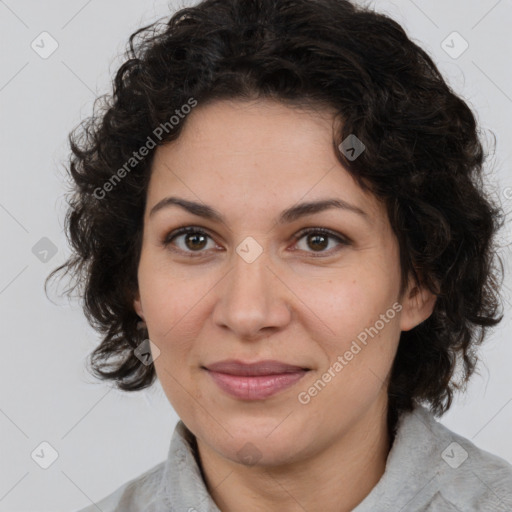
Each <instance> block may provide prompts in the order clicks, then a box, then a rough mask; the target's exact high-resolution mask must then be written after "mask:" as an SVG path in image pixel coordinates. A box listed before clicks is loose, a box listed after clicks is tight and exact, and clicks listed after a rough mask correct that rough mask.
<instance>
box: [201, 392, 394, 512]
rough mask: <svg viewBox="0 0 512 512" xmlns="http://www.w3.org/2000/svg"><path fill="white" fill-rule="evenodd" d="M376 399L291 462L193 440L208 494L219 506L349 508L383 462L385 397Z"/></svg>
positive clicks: (345, 511) (254, 511) (248, 510)
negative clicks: (239, 457) (240, 454)
mask: <svg viewBox="0 0 512 512" xmlns="http://www.w3.org/2000/svg"><path fill="white" fill-rule="evenodd" d="M386 398H387V397H386ZM381 402H382V401H379V402H376V403H375V404H374V406H372V408H371V410H368V411H367V413H366V414H365V415H364V416H363V417H361V418H360V419H359V420H358V421H357V422H355V423H354V424H353V425H352V426H351V427H350V430H348V431H346V432H343V433H342V435H340V436H339V437H338V438H337V439H335V440H334V441H332V442H330V443H329V444H328V445H327V446H325V447H324V448H323V449H320V450H319V451H318V452H317V453H315V455H314V457H309V458H308V459H303V460H299V461H294V462H293V463H286V462H285V463H282V464H279V465H266V466H260V465H255V466H244V465H242V464H240V463H236V462H234V461H232V460H230V459H226V458H224V457H221V456H220V455H219V454H218V453H217V452H215V451H214V450H212V449H211V448H210V447H209V446H207V445H205V444H204V443H202V441H201V440H197V447H198V459H199V465H200V467H201V470H202V473H203V477H204V479H205V482H206V485H207V488H208V491H209V493H210V495H211V496H212V498H213V500H214V501H215V503H216V504H217V506H218V507H219V509H220V510H222V512H237V511H239V510H244V512H262V511H266V512H268V511H273V510H279V511H283V512H292V511H293V512H296V511H301V512H303V511H304V510H322V511H323V512H350V511H351V510H353V509H354V508H355V507H356V506H357V505H358V504H359V503H361V501H363V500H364V498H365V497H366V496H367V495H368V494H369V493H370V491H371V490H372V489H373V487H374V486H375V485H376V484H377V482H378V481H379V480H380V478H381V476H382V475H383V474H384V470H385V467H386V460H387V456H388V453H389V450H390V446H391V436H390V433H389V432H388V425H387V414H386V408H387V400H386V403H385V404H382V403H381Z"/></svg>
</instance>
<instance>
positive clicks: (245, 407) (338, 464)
mask: <svg viewBox="0 0 512 512" xmlns="http://www.w3.org/2000/svg"><path fill="white" fill-rule="evenodd" d="M171 195H172V196H177V197H180V198H184V199H188V200H191V201H197V202H200V203H204V204H207V205H209V206H211V207H213V208H215V209H216V210H218V211H219V212H220V213H221V214H222V215H223V216H224V217H225V222H224V223H222V222H217V221H214V220H208V219H204V218H202V217H199V216H196V215H193V214H192V213H190V212H187V211H185V210H184V209H182V208H180V207H179V206H176V205H174V206H170V207H167V208H163V209H161V210H159V211H158V212H156V213H155V214H154V215H152V216H151V217H150V216H149V212H150V210H151V209H152V207H153V206H154V205H156V204H157V203H158V202H159V201H160V200H162V199H163V198H165V197H167V196H171ZM325 198H338V199H340V198H341V199H343V200H344V201H346V202H348V203H350V204H352V205H355V206H357V207H359V208H360V209H362V210H363V211H365V212H366V214H367V218H366V219H365V217H364V216H362V215H358V214H357V213H354V212H351V211H349V210H343V209H329V210H325V211H322V212H319V213H315V214H310V215H308V216H306V217H303V218H300V219H297V220H295V221H293V222H291V223H286V224H283V225H277V224H276V219H277V218H278V216H279V214H280V213H281V211H282V210H284V209H286V208H289V207H291V206H293V205H295V204H296V203H298V202H304V201H315V200H319V199H325ZM183 226H195V227H198V228H201V230H202V231H204V232H205V233H206V235H207V237H206V238H201V236H199V238H198V234H197V233H196V235H195V237H194V235H193V234H192V235H187V234H184V235H179V236H178V237H177V238H175V239H174V240H173V241H172V242H171V243H169V245H168V246H167V247H166V246H165V245H164V244H163V243H162V241H163V240H164V239H165V238H166V236H168V235H169V234H170V233H171V232H172V231H174V230H176V229H177V228H180V227H183ZM303 228H326V229H329V230H332V231H333V232H335V233H337V234H339V236H340V237H341V238H343V237H344V238H348V240H349V243H348V244H343V243H340V242H337V241H336V239H334V238H327V239H325V240H322V239H320V241H319V240H318V239H317V238H316V237H315V233H312V234H310V235H309V236H308V235H301V236H300V238H298V239H297V240H295V239H294V238H293V236H294V235H295V234H297V233H299V231H300V230H302V229H303ZM199 235H200V234H199ZM203 236H204V235H203ZM249 236H250V237H252V238H253V239H254V240H256V241H257V243H258V244H259V246H260V247H261V248H262V249H263V252H262V253H261V254H260V255H259V257H258V258H257V259H255V261H253V262H252V263H248V262H247V261H246V260H245V259H244V258H242V257H241V256H239V254H238V253H237V252H236V248H237V246H238V245H239V244H240V243H241V242H242V241H243V240H244V239H245V238H246V237H249ZM317 236H318V234H317ZM322 244H323V245H322ZM173 249H174V251H173ZM189 254H195V255H197V254H199V257H197V256H196V257H190V256H188V255H189ZM138 283H139V293H138V296H137V298H136V300H135V301H134V308H135V311H136V312H137V313H138V314H139V316H140V317H141V318H142V319H143V320H144V321H145V322H146V325H147V328H148V333H149V338H150V339H151V341H152V343H154V344H155V345H156V346H157V347H158V349H159V350H160V354H159V355H158V357H156V359H155V363H154V364H155V369H156V372H157V376H158V378H159V380H160V382H161V384H162V387H163V389H164V391H165V393H166V395H167V397H168V399H169V401H170V403H171V405H172V406H173V408H174V409H175V411H176V412H177V414H178V415H179V417H180V418H181V419H182V421H183V422H184V423H185V425H186V426H187V427H188V428H189V429H190V431H191V432H192V433H193V434H194V435H195V436H196V438H197V442H198V450H199V456H200V463H201V466H202V469H203V472H204V476H205V480H206V483H207V486H208V489H209V492H210V494H211V495H212V497H213V499H214V500H215V502H216V503H217V505H218V507H219V508H220V509H221V510H222V511H223V512H235V511H239V510H244V511H247V512H253V511H254V512H255V511H269V510H276V511H277V510H279V511H301V512H303V511H304V510H310V511H311V510H323V511H324V512H331V511H332V512H343V511H349V510H352V509H353V508H354V507H355V506H356V505H357V504H359V503H360V502H361V501H362V500H363V499H364V498H365V497H366V496H367V495H368V494H369V492H370V491H371V489H372V488H373V487H374V486H375V485H376V483H377V482H378V481H379V479H380V477H381V476H382V474H383V472H384V469H385V463H386V458H387V455H388V453H389V446H390V437H389V433H388V431H387V425H386V412H387V393H386V386H387V383H388V377H389V373H390V369H391V365H392V362H393V359H394V356H395V354H396V350H397V346H398V341H399V336H400V332H401V331H403V330H409V329H412V328H413V327H414V326H416V325H418V324H419V323H421V322H422V321H423V320H425V319H426V318H428V316H430V314H431V313H432V310H433V307H434V303H435V297H434V296H433V295H432V294H431V293H430V292H428V291H427V290H425V289H423V288H421V287H418V286H416V285H413V284H410V285H409V287H408V288H407V290H406V291H405V293H404V296H403V297H400V296H399V285H400V262H399V252H398V242H397V239H396V237H395V235H394V233H393V232H392V229H391V226H390V224H389V220H388V218H387V214H386V211H385V209H384V205H383V204H381V203H380V202H379V201H378V200H377V199H376V198H375V197H374V196H372V195H369V194H367V193H365V192H364V191H363V190H362V189H361V188H360V187H359V186H358V185H357V183H356V182H355V181H354V180H353V179H352V177H351V176H350V175H349V174H348V172H347V171H346V170H345V169H344V168H343V167H342V165H341V164H340V163H339V161H338V160H337V159H336V156H335V155H334V152H333V147H332V116H331V114H330V113H329V111H327V110H322V109H320V110H317V111H306V110H299V109H297V108H291V107H289V106H285V105H283V104H281V103H278V102H274V101H271V100H260V101H254V102H247V101H218V100H217V101H215V102H213V103H210V104H206V105H198V106H197V107H196V108H195V109H194V110H193V111H192V112H191V113H190V114H189V115H188V117H187V120H186V124H185V125H184V130H183V132H182V134H181V135H180V138H179V139H178V140H177V141H174V142H172V143H169V144H167V145H164V146H160V147H158V148H157V150H156V154H155V160H154V162H153V168H152V175H151V179H150V182H149V186H148V191H147V203H146V211H145V214H144V236H143V243H142V253H141V258H140V263H139V268H138ZM396 302H398V303H399V304H400V305H401V306H402V309H401V311H400V312H398V313H396V314H395V315H394V318H392V319H388V322H386V323H385V326H384V328H382V329H381V330H380V331H379V333H378V335H376V336H374V337H373V338H369V341H368V343H367V345H366V346H364V347H363V348H362V350H361V351H360V352H359V353H358V354H357V355H355V356H354V357H353V359H352V360H351V361H349V362H347V365H346V366H344V367H343V369H342V370H341V371H339V372H337V373H336V372H335V373H336V376H335V377H334V378H332V380H331V381H330V382H329V383H328V384H327V385H326V386H325V387H324V388H323V389H322V390H321V391H320V392H318V394H317V395H316V396H314V397H312V398H311V400H310V402H309V403H307V404H302V403H300V402H299V400H298V394H299V393H300V392H303V391H307V390H308V388H310V387H311V386H312V384H313V383H314V382H315V381H317V380H318V379H319V378H321V376H322V374H324V373H325V372H326V371H327V370H328V369H329V367H332V365H333V363H334V362H335V361H336V360H337V358H338V356H340V355H342V356H343V354H345V352H346V351H347V350H349V348H350V346H351V343H352V342H353V340H356V339H357V336H358V334H360V333H361V332H362V331H364V329H365V328H368V327H370V326H374V325H375V323H376V321H377V320H379V318H380V315H383V314H386V312H387V311H389V310H390V308H392V305H393V304H394V303H396ZM227 358H237V359H242V360H245V361H256V360H260V359H277V360H279V361H284V362H286V363H289V364H296V365H299V366H302V367H308V368H310V369H311V370H310V371H309V372H308V373H306V375H305V376H304V377H303V378H302V379H301V380H300V381H299V382H298V383H296V384H294V385H293V386H292V387H290V388H287V389H286V390H284V391H281V392H280V393H278V394H276V395H274V396H271V397H269V398H267V399H265V400H261V401H260V400H257V401H245V400H240V399H236V398H232V397H231V396H229V395H227V394H225V393H224V392H223V391H222V390H220V388H219V387H217V385H216V384H215V383H214V382H213V381H212V379H211V376H210V375H209V374H208V373H207V372H206V371H205V370H203V369H202V368H201V367H202V366H204V365H207V364H210V363H213V362H216V361H220V360H224V359H227ZM249 442H250V443H252V445H253V446H254V447H255V449H256V450H257V452H256V453H257V457H256V458H255V459H253V461H252V462H250V461H244V460H242V459H241V456H240V455H239V454H238V451H239V450H240V449H242V447H244V446H246V443H249ZM245 450H247V446H246V448H245ZM242 453H244V452H242ZM256 459H257V460H256ZM254 461H256V463H254Z"/></svg>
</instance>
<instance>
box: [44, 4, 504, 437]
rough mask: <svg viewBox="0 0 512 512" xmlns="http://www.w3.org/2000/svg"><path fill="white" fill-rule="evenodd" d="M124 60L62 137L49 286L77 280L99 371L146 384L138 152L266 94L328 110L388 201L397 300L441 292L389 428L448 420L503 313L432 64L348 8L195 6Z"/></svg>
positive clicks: (407, 338) (493, 224) (396, 34)
mask: <svg viewBox="0 0 512 512" xmlns="http://www.w3.org/2000/svg"><path fill="white" fill-rule="evenodd" d="M125 57H126V59H125V61H124V63H123V64H122V65H121V67H120V68H119V70H118V71H117V73H116V75H115V79H114V83H113V94H112V95H103V96H101V97H100V98H98V99H97V100H96V102H97V101H98V100H100V99H102V98H106V101H105V104H104V105H103V108H100V109H98V108H97V104H96V102H95V104H94V108H93V110H94V113H93V115H92V116H91V117H89V118H88V119H86V120H85V121H83V122H82V123H80V124H79V125H78V126H77V127H76V128H75V129H74V130H73V131H72V132H71V133H70V135H69V142H70V146H71V151H72V155H71V157H70V165H69V173H70V176H71V178H72V191H71V194H70V197H69V198H68V204H69V206H70V208H69V210H68V212H67V215H66V219H65V227H66V235H67V237H68V239H69V242H70V244H71V245H72V248H73V249H74V253H73V254H72V256H71V257H70V258H69V259H68V260H67V261H66V262H65V263H64V264H62V265H60V266H59V267H58V268H56V269H55V270H53V271H52V273H51V274H50V275H49V276H48V277H47V280H48V279H50V278H51V277H52V276H53V275H54V274H56V273H58V272H60V271H61V270H63V269H65V270H66V274H67V273H70V274H71V275H72V277H73V279H74V283H73V285H72V286H71V288H69V289H68V290H67V291H68V292H72V291H73V290H75V289H76V287H79V290H80V296H82V297H83V308H84V312H85V315H86V317H87V319H88V321H89V322H90V324H91V325H92V326H93V327H94V328H95V329H96V330H97V331H98V332H100V333H101V334H102V336H103V339H102V341H101V344H100V345H99V346H98V347H96V349H95V350H94V352H93V353H92V354H90V360H89V362H90V364H91V366H92V370H93V372H94V374H95V376H96V377H98V378H100V379H105V380H107V379H111V380H114V381H115V382H116V385H117V386H118V387H119V388H120V389H122V390H125V391H135V390H140V389H143V388H145V387H148V386H150V385H151V384H153V382H154V380H155V378H156V374H155V369H154V365H149V366H146V365H144V364H141V362H140V360H139V359H138V358H137V357H136V356H135V355H134V349H135V348H136V347H137V346H138V345H139V344H140V343H141V342H142V341H143V340H144V339H145V338H146V337H147V331H146V329H140V328H139V327H138V323H139V321H140V318H139V317H138V315H137V314H136V313H135V311H134V308H133V300H134V298H135V296H136V292H137V286H138V285H137V267H138V261H139V257H140V251H141V243H142V238H141V235H142V228H143V212H144V208H145V201H146V191H147V186H148V182H149V178H150V173H151V165H152V160H153V156H154V152H155V151H154V147H153V148H152V149H150V150H149V151H148V152H147V153H148V154H147V155H146V156H145V157H144V158H140V159H138V160H137V162H136V164H133V161H132V160H131V159H133V157H134V154H135V152H136V151H137V150H139V149H140V148H142V147H146V148H147V147H148V146H149V141H150V140H151V141H152V142H153V144H152V145H153V146H159V145H162V144H165V143H167V142H169V141H172V140H175V139H177V138H178V137H179V135H180V133H181V130H182V129H183V126H184V125H185V123H186V116H183V115H180V116H179V117H180V118H181V122H179V123H177V124H175V126H171V124H170V123H169V119H171V118H172V116H176V115H177V114H180V112H187V111H188V110H190V109H188V110H187V111H185V109H184V108H183V106H184V105H187V104H189V105H192V103H193V102H194V101H195V102H197V104H199V105H204V104H206V103H208V102H211V101H215V100H220V99H240V100H252V99H258V98H269V99H274V100H277V101H280V102H282V103H284V104H288V105H290V106H297V107H300V106H310V107H311V106H313V107H317V108H322V107H328V108H330V109H331V110H333V111H334V112H335V113H336V116H337V117H338V118H339V119H341V120H342V122H341V124H340V128H339V130H337V131H336V133H335V137H333V139H334V140H333V148H334V150H335V151H336V154H337V158H338V159H339V161H340V163H341V164H343V165H344V167H345V168H346V169H347V171H348V172H350V174H351V175H352V176H353V177H354V178H355V179H356V180H357V182H358V183H359V185H360V186H361V187H362V188H363V190H366V191H370V192H371V193H373V194H374V195H375V196H376V197H378V198H380V199H382V200H383V201H384V202H385V205H386V208H387V213H388V216H389V220H390V223H391V225H392V228H393V230H394V232H395V234H396V236H397V238H398V242H399V247H400V263H401V272H402V280H401V292H402V293H403V291H404V290H405V288H406V285H407V283H408V278H409V277H412V278H413V279H414V280H415V282H416V283H417V284H420V283H422V284H423V285H424V286H426V287H427V288H428V289H429V290H430V291H432V292H434V293H435V294H436V296H437V301H436V304H435V308H434V311H433V313H432V315H431V316H430V317H429V318H428V319H427V320H425V321H424V322H422V323H421V324H419V325H418V326H417V327H415V328H413V329H412V330H410V331H404V332H402V333H401V336H400V342H399V347H398V352H397V354H396V358H395V360H394V363H393V367H392V370H391V376H390V383H389V388H388V396H389V407H388V426H389V428H390V431H391V432H393V433H394V428H395V427H396V421H397V419H398V417H399V414H400V412H401V411H406V410H412V408H413V406H414V402H421V401H422V402H426V403H428V404H429V405H430V409H431V410H432V411H433V413H434V414H436V415H441V414H443V413H444V412H446V411H447V410H448V408H449V407H450V406H451V403H452V399H453V395H454V391H455V390H461V389H465V385H466V383H467V382H468V380H469V377H470V376H471V375H472V374H473V372H474V371H475V368H476V363H477V361H478V358H477V355H476V351H475V347H476V346H477V345H479V344H480V343H481V342H482V341H483V339H484V335H485V333H486V332H487V328H489V327H492V326H494V325H496V324H497V323H498V322H499V321H500V320H501V319H502V317H503V315H501V316H499V314H500V311H499V309H500V308H501V306H502V304H501V301H500V295H499V294H498V290H499V288H500V286H501V279H500V277H502V272H503V264H502V261H501V258H500V257H499V255H498V253H497V251H496V245H495V234H496V232H497V231H498V229H499V228H500V227H501V226H502V211H501V209H500V208H499V207H498V206H497V205H496V204H495V203H493V202H492V201H491V199H490V196H489V194H488V193H487V192H485V190H484V183H483V181H482V166H483V161H484V151H483V146H482V143H481V140H480V134H479V131H478V130H477V123H476V119H475V116H474V114H473V113H472V111H471V109H470V108H469V106H468V105H467V104H466V103H465V102H464V101H463V100H462V99H461V98H460V97H458V96H457V95H456V94H455V93H454V92H453V91H452V89H451V88H450V87H449V86H448V85H447V83H446V82H445V80H444V79H443V77H442V76H441V74H440V72H439V71H438V69H437V67H436V65H435V64H434V62H433V61H432V59H431V58H430V57H429V55H428V54H427V53H426V52H425V51H424V50H423V49H422V48H420V47H419V46H418V45H417V44H415V43H414V42H412V41H411V40H410V39H409V38H408V36H407V35H406V33H405V31H404V30H403V28H402V27H401V26H400V25H399V24H398V23H396V22H395V21H393V20H392V19H390V18H389V17H387V16H385V15H383V14H379V13H376V12H374V11H373V10H371V9H370V8H368V7H362V6H356V5H354V4H353V3H351V2H349V1H347V0H204V1H202V2H201V3H199V4H197V5H196V6H192V7H187V8H182V9H181V10H179V11H178V12H176V13H175V14H174V15H173V16H172V17H170V18H167V19H166V20H165V23H162V20H161V19H160V20H158V21H156V22H154V23H152V24H151V25H148V26H146V27H143V28H140V29H139V30H137V31H136V32H135V33H133V34H132V35H131V36H130V39H129V45H128V48H127V50H126V52H125ZM161 126H165V132H164V130H162V129H161V128H160V129H159V130H158V129H156V128H158V127H161ZM78 128H82V131H81V132H80V134H79V135H78V136H77V135H76V133H75V131H76V130H77V129H78ZM156 134H158V137H155V135H156ZM350 134H355V135H356V136H357V137H358V138H359V139H360V140H362V141H363V142H364V145H365V147H366V149H365V151H364V152H363V153H362V154H361V155H360V156H359V157H358V158H357V159H355V160H350V159H348V158H347V157H345V155H344V154H343V153H342V152H340V151H339V150H338V149H337V148H338V146H339V144H340V143H341V142H342V141H343V140H344V139H345V138H346V137H347V136H348V135H350ZM162 135H163V136H162ZM155 138H156V139H158V140H156V141H155ZM128 161H132V164H131V166H132V168H131V169H129V170H127V169H126V162H128ZM123 166H124V167H123ZM121 168H124V169H125V172H123V173H120V170H121ZM114 170H119V171H117V178H116V181H115V182H113V181H112V179H113V177H114V174H115V173H114V172H113V171H114ZM121 175H122V179H120V177H121ZM107 182H108V183H110V186H109V188H108V194H106V193H104V191H105V190H107V187H106V186H105V184H106V183H107ZM496 260H497V261H498V262H499V263H500V265H499V266H498V265H496V262H497V261H496ZM499 270H501V273H500V272H499ZM46 284H47V282H45V289H46ZM115 356H117V358H116V357H115ZM111 358H114V360H113V361H112V360H111ZM459 366H460V371H461V372H462V373H461V376H460V381H459V382H455V376H456V374H457V372H458V371H459Z"/></svg>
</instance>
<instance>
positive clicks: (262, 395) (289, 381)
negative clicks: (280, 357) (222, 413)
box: [202, 359, 310, 400]
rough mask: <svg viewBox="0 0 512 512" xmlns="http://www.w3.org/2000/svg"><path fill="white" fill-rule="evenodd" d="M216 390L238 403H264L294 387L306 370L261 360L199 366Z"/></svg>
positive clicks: (232, 361)
mask: <svg viewBox="0 0 512 512" xmlns="http://www.w3.org/2000/svg"><path fill="white" fill-rule="evenodd" d="M202 369H203V370H205V371H206V372H207V373H208V374H209V375H210V377H211V378H212V380H213V381H214V382H215V383H216V384H217V386H218V387H219V388H220V389H221V390H222V391H224V392H225V393H227V394H228V395H230V396H231V397H234V398H238V399H241V400H264V399H266V398H269V397H270V396H273V395H275V394H277V393H279V392H281V391H284V390H285V389H288V388H290V387H291V386H293V385H294V384H296V383H297V382H298V381H299V380H300V379H302V378H303V377H304V375H306V373H307V372H308V371H310V368H307V367H303V366H299V365H292V364H288V363H283V362H280V361H273V360H265V361H258V362H255V363H244V362H241V361H238V360H232V359H231V360H226V361H220V362H218V363H213V364H210V365H208V366H203V367H202Z"/></svg>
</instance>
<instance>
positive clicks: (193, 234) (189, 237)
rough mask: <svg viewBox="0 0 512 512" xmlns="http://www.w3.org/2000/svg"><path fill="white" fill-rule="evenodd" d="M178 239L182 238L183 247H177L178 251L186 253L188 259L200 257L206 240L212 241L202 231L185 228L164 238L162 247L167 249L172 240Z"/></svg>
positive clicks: (190, 227) (191, 227)
mask: <svg viewBox="0 0 512 512" xmlns="http://www.w3.org/2000/svg"><path fill="white" fill-rule="evenodd" d="M179 237H183V238H182V241H183V245H182V247H180V246H179V245H178V250H179V251H181V252H185V253H188V254H187V256H190V257H195V256H201V255H202V252H203V251H202V249H204V248H205V246H206V243H207V240H208V238H209V239H210V240H212V238H211V236H210V235H208V234H207V233H205V232H204V231H203V230H201V229H199V228H196V227H194V226H187V227H185V228H180V229H178V230H176V231H173V232H172V233H170V234H169V235H168V236H166V237H165V239H164V240H163V242H162V244H163V245H164V247H167V246H169V245H171V243H172V242H173V240H175V239H177V238H179ZM173 250H175V249H173ZM194 253H199V254H194Z"/></svg>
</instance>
